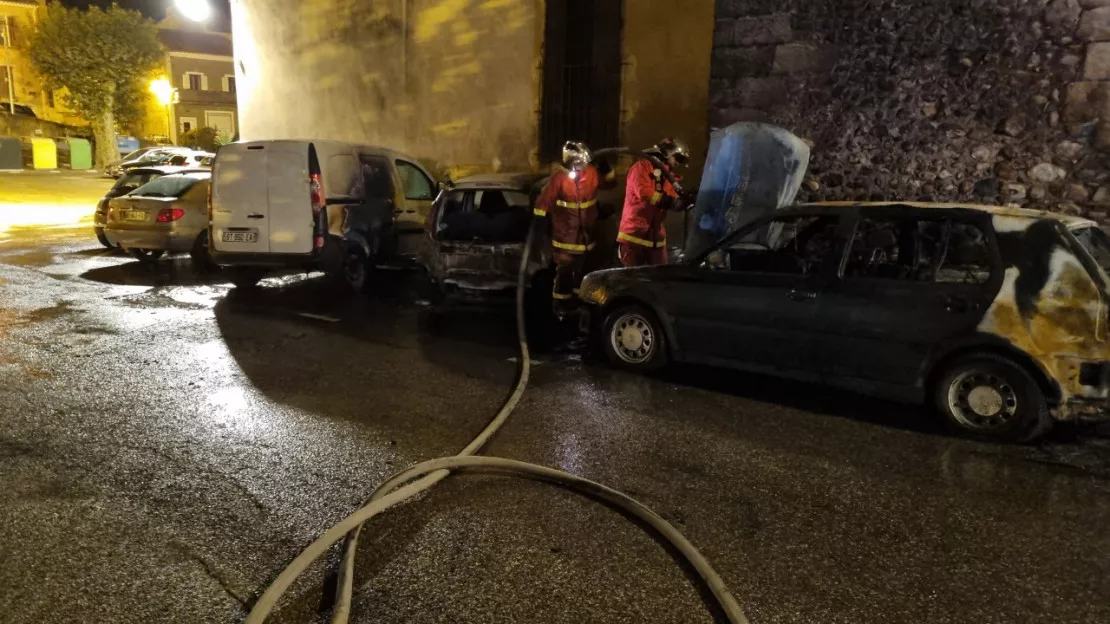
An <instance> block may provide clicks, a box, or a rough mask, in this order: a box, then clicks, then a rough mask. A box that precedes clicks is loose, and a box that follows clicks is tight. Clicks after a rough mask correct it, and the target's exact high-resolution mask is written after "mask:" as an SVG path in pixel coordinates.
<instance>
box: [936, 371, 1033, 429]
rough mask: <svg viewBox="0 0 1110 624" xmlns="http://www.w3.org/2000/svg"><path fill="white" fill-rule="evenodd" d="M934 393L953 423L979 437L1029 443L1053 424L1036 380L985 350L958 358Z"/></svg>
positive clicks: (946, 415)
mask: <svg viewBox="0 0 1110 624" xmlns="http://www.w3.org/2000/svg"><path fill="white" fill-rule="evenodd" d="M935 392H936V402H937V407H939V408H940V410H941V412H942V413H943V414H944V415H945V417H946V418H947V420H948V422H949V423H950V424H951V425H953V426H955V427H957V428H958V429H960V430H961V431H963V432H965V433H969V434H971V435H973V436H976V437H982V438H990V439H995V440H1004V441H1008V442H1029V441H1032V440H1034V439H1036V438H1038V437H1040V436H1042V435H1044V433H1045V432H1047V431H1048V429H1049V428H1050V427H1051V425H1052V417H1051V416H1050V415H1049V413H1048V403H1047V401H1046V400H1045V396H1044V392H1043V391H1042V390H1041V388H1040V386H1039V385H1038V384H1037V381H1036V380H1035V379H1033V377H1032V376H1031V375H1030V374H1029V373H1028V372H1027V371H1026V370H1025V369H1024V368H1023V367H1021V366H1019V365H1018V364H1016V363H1015V362H1013V361H1011V360H1009V359H1007V358H1005V357H1002V356H997V355H993V354H988V353H985V354H981V355H974V356H969V357H964V358H961V359H959V360H957V361H956V362H954V363H953V364H952V366H950V367H949V368H948V371H947V373H946V374H945V375H944V377H943V378H942V379H941V381H940V383H939V384H937V387H936V391H935Z"/></svg>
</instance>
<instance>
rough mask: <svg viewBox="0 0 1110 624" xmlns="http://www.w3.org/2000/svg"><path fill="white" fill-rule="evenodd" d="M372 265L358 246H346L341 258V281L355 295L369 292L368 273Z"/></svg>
mask: <svg viewBox="0 0 1110 624" xmlns="http://www.w3.org/2000/svg"><path fill="white" fill-rule="evenodd" d="M372 268H373V265H372V264H371V262H370V258H369V257H368V256H367V255H366V251H365V250H364V249H363V248H362V247H359V246H358V245H348V246H347V252H346V254H345V256H344V258H343V281H344V282H346V284H347V286H348V287H349V288H350V289H351V290H352V291H353V292H355V293H358V294H362V293H366V292H368V291H369V290H370V272H371V270H372Z"/></svg>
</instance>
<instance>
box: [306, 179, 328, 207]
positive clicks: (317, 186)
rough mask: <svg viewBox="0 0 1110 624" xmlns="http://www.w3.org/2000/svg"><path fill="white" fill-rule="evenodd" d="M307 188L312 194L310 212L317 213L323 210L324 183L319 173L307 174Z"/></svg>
mask: <svg viewBox="0 0 1110 624" xmlns="http://www.w3.org/2000/svg"><path fill="white" fill-rule="evenodd" d="M308 188H309V192H310V193H311V194H312V214H313V215H319V214H320V212H321V211H323V210H324V205H325V202H324V183H323V181H322V180H321V179H320V174H318V173H314V174H312V175H310V176H308Z"/></svg>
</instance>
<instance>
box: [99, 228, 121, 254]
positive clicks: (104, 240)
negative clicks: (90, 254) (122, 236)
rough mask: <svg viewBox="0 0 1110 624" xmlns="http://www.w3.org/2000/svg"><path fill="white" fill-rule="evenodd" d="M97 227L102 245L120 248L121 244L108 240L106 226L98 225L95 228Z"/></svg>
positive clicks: (109, 247)
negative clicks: (114, 243)
mask: <svg viewBox="0 0 1110 624" xmlns="http://www.w3.org/2000/svg"><path fill="white" fill-rule="evenodd" d="M95 229H96V240H98V241H100V244H101V245H104V246H105V247H107V248H108V249H119V245H113V244H112V243H111V242H110V241H109V240H108V237H107V236H105V235H104V228H99V227H98V228H95Z"/></svg>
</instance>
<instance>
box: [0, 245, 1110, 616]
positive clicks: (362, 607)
mask: <svg viewBox="0 0 1110 624" xmlns="http://www.w3.org/2000/svg"><path fill="white" fill-rule="evenodd" d="M410 282H411V278H409V277H406V276H404V275H401V274H397V275H391V276H388V277H386V278H384V279H383V281H382V283H381V285H380V290H381V292H380V293H379V294H378V295H375V296H371V297H368V298H359V297H353V296H350V295H344V294H341V293H340V292H339V291H337V290H336V289H335V288H333V287H332V286H331V285H330V284H328V283H327V282H326V281H325V280H323V279H318V278H317V279H305V278H304V276H297V275H293V276H287V277H284V278H281V279H275V280H269V281H268V282H266V283H265V287H264V288H263V289H262V290H260V291H258V292H255V293H239V292H233V291H232V289H231V288H230V287H229V286H228V285H227V284H225V283H223V282H222V280H221V279H220V277H219V276H198V275H197V274H196V273H194V272H193V270H192V268H191V265H190V263H189V260H188V259H187V258H181V259H176V260H163V262H162V263H161V264H159V265H158V266H157V267H155V268H150V267H146V266H142V265H140V264H138V263H137V262H134V261H132V260H129V259H128V258H126V257H123V256H119V255H114V254H112V253H110V252H107V251H105V250H102V249H100V248H99V247H97V246H96V243H95V241H92V240H91V235H90V234H88V233H87V232H84V231H73V230H38V229H29V230H21V231H17V232H9V234H8V235H7V236H5V235H3V234H0V483H3V486H4V487H3V488H0V612H2V613H3V616H2V618H0V619H2V620H3V621H4V622H7V623H24V622H52V623H61V622H234V621H238V620H240V619H242V618H243V617H244V615H245V613H246V610H245V606H247V605H249V604H251V602H252V601H253V599H254V598H255V597H256V596H257V595H258V593H259V592H260V591H261V590H262V589H263V588H264V587H265V585H266V584H267V582H268V581H269V580H270V579H272V577H273V576H274V575H276V574H277V572H278V571H279V570H280V569H281V568H282V567H283V566H284V565H285V564H286V563H287V562H288V561H289V560H290V559H291V558H292V557H294V556H295V555H296V554H297V553H298V552H299V551H300V549H301V548H302V547H303V546H305V545H306V544H307V543H308V542H310V541H311V540H312V539H313V538H314V537H316V536H317V535H318V534H319V533H321V532H323V531H324V530H325V529H326V528H327V527H328V526H329V525H330V524H332V523H333V522H335V521H337V520H339V519H340V518H341V517H342V516H344V515H345V514H346V513H347V512H349V511H350V510H352V509H353V508H354V507H356V506H357V505H358V504H359V503H360V502H361V501H362V500H363V499H364V498H365V497H366V496H367V495H368V494H369V493H370V492H371V491H372V490H373V488H374V487H375V485H376V484H378V483H379V482H380V481H381V480H383V479H384V478H385V477H386V476H387V475H389V474H392V473H393V472H395V471H397V470H399V469H401V468H403V467H405V466H408V465H410V464H412V463H414V462H417V461H419V460H422V459H426V458H430V457H434V456H440V455H447V454H452V453H454V452H457V451H458V450H459V449H460V448H462V446H464V445H465V443H466V442H467V441H469V440H470V439H471V437H473V435H474V434H476V433H477V432H478V431H479V430H480V429H481V428H482V427H483V426H484V424H485V423H486V421H487V420H488V419H489V418H490V417H491V416H492V414H493V413H494V412H495V410H496V408H497V407H498V406H499V405H500V403H501V401H502V400H503V399H504V398H505V396H506V395H507V393H508V390H509V388H510V386H511V384H512V381H513V379H514V371H515V364H514V363H513V361H511V358H513V357H514V355H515V351H514V345H513V326H512V318H511V317H510V316H509V315H508V314H505V313H497V312H484V313H469V314H459V315H454V316H451V317H449V318H448V319H447V320H446V322H444V323H442V324H440V325H438V326H433V325H431V324H430V323H426V322H424V321H425V320H426V318H425V315H424V314H423V313H422V311H421V308H420V307H419V306H417V305H416V303H415V301H414V298H413V296H412V294H411V293H412V289H411V288H410V286H411V284H410ZM540 359H541V361H542V363H541V364H540V365H539V366H538V367H537V368H536V369H535V372H534V382H533V384H532V386H531V388H530V390H529V391H528V393H527V394H526V396H525V399H524V401H523V403H522V405H521V407H520V409H519V410H518V411H517V413H516V414H515V415H514V416H513V418H512V419H511V420H510V422H509V423H508V425H507V426H506V428H505V429H503V431H502V432H501V434H500V435H498V437H497V438H495V440H494V442H493V443H492V444H491V445H490V447H489V448H488V449H487V453H488V454H493V455H500V456H505V457H512V458H517V459H522V460H526V461H532V462H538V463H542V464H546V465H550V466H555V467H558V468H562V469H564V470H568V471H570V472H573V473H576V474H580V475H583V476H586V477H589V478H592V479H595V480H599V481H602V482H604V483H606V484H608V485H610V486H613V487H616V488H618V489H621V490H623V491H625V492H628V493H630V494H633V495H634V496H636V497H638V498H640V499H641V500H642V501H643V502H645V503H646V504H648V505H650V506H651V507H653V508H654V509H656V510H657V511H659V512H660V513H661V514H662V515H664V516H665V517H666V518H668V519H669V520H671V521H672V522H673V523H675V524H676V525H677V526H678V527H679V528H680V529H681V530H683V531H684V532H685V534H686V535H687V536H688V537H689V538H690V540H691V541H692V542H693V543H694V544H695V545H697V546H698V547H699V548H700V549H701V550H702V552H703V553H704V554H705V555H706V556H708V558H709V559H710V560H711V561H712V562H713V563H714V564H715V565H716V566H717V568H718V570H719V571H720V572H721V573H722V575H723V577H724V578H725V580H726V581H727V582H728V583H729V585H730V587H731V589H732V591H733V592H734V593H735V595H736V596H737V597H738V598H739V600H740V601H741V603H742V604H743V605H744V606H745V608H746V609H747V612H748V615H749V616H750V618H751V619H752V621H753V622H756V623H770V622H822V623H825V622H846V623H847V622H852V623H860V622H882V623H888V622H931V623H943V622H1007V623H1009V622H1053V623H1062V622H1107V621H1110V531H1107V522H1108V520H1110V502H1108V500H1110V481H1108V479H1110V434H1108V433H1106V432H1100V431H1099V430H1088V431H1080V432H1076V431H1064V432H1061V433H1059V434H1057V435H1056V436H1055V438H1054V439H1053V440H1051V441H1050V442H1048V443H1046V444H1044V445H1041V446H1036V447H1003V446H996V445H989V444H979V443H974V442H969V441H964V440H960V439H955V438H951V437H948V436H945V435H944V434H942V433H941V432H940V431H938V430H937V427H936V426H934V425H933V423H932V420H931V419H930V416H929V414H928V413H927V412H925V411H922V410H917V409H908V408H905V407H902V406H897V405H893V404H889V403H884V402H878V401H871V400H866V399H861V398H857V397H854V396H852V395H847V394H842V393H839V392H834V391H826V390H821V389H816V388H812V387H807V386H798V385H796V384H789V383H783V382H778V381H774V380H768V379H764V378H756V377H750V376H740V375H734V374H731V373H722V372H716V371H709V370H702V369H697V370H693V369H682V370H675V371H671V372H668V373H666V374H665V375H663V376H662V377H659V378H644V377H638V376H634V375H628V374H624V373H618V372H614V371H611V370H608V369H607V368H605V367H602V366H598V365H594V364H583V363H581V362H579V361H577V360H574V359H567V358H560V357H557V356H553V355H550V354H546V355H541V356H540ZM363 535H364V538H363V542H362V549H361V552H360V557H359V574H358V579H357V584H356V594H357V600H356V606H355V618H354V619H355V620H356V621H361V622H397V623H400V622H411V623H425V622H675V623H686V622H710V621H713V619H712V615H710V614H709V613H708V612H707V611H706V610H705V608H704V607H703V605H702V602H701V600H700V596H699V593H698V589H697V588H696V587H695V586H694V585H692V584H691V582H690V581H689V579H688V578H687V576H686V575H685V574H684V571H683V570H682V569H680V568H679V567H677V566H676V565H675V564H674V563H673V562H672V560H671V559H670V557H669V555H668V553H667V551H666V550H664V549H663V548H662V547H660V546H659V545H658V544H657V543H656V542H654V541H652V539H650V538H649V537H647V536H646V535H645V534H644V533H643V532H642V531H641V530H640V529H639V528H638V527H637V526H636V525H634V524H632V523H630V522H628V521H626V520H625V519H624V518H622V517H621V516H620V515H618V514H617V513H615V512H613V511H611V510H609V509H607V508H605V507H601V506H599V505H596V504H595V503H592V502H590V501H587V500H584V499H580V498H577V497H576V496H575V495H572V494H569V493H566V492H563V491H560V490H558V489H556V488H554V487H552V486H550V485H544V484H538V483H531V482H525V481H515V480H510V479H508V478H503V477H493V476H466V475H464V476H457V477H452V478H450V479H449V480H447V481H446V482H445V483H443V484H441V485H440V486H439V487H437V488H436V489H435V490H434V491H433V492H431V493H430V494H429V495H427V496H426V497H424V498H423V499H421V500H419V501H416V502H413V503H410V504H407V505H405V506H403V507H402V508H400V509H398V510H394V511H392V512H390V513H389V514H387V515H386V516H383V517H381V518H379V519H376V520H375V521H373V522H372V523H370V524H369V525H368V530H367V531H365V532H364V534H363ZM319 570H320V569H319V568H318V569H317V570H316V571H315V572H314V574H313V575H312V578H310V579H309V580H308V581H306V582H304V583H302V584H301V585H299V586H297V591H296V595H295V596H294V598H292V599H291V600H290V601H288V603H287V606H286V607H285V608H284V609H283V611H282V613H281V614H280V615H279V617H278V618H276V620H278V621H284V622H310V621H313V619H314V618H315V617H316V611H317V606H318V604H319V602H320V596H321V582H322V579H323V576H322V575H321V574H320V573H319Z"/></svg>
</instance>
